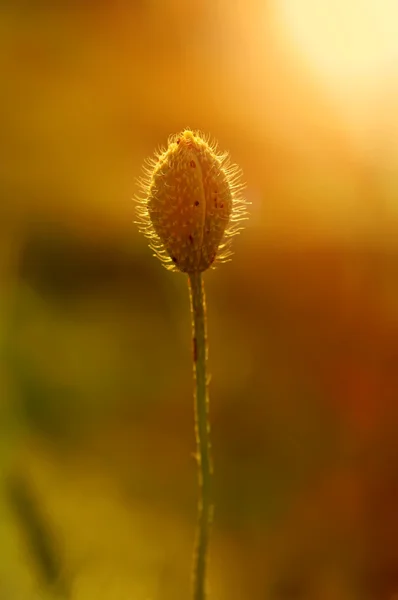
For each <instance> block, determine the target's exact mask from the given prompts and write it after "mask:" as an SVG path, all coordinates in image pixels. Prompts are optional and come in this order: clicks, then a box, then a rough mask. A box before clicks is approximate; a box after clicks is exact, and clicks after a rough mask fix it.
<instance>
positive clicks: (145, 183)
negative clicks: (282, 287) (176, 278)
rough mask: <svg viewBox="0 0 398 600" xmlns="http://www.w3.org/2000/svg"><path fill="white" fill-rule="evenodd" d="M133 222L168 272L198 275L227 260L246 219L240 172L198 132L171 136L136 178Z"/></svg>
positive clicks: (225, 153) (210, 141) (188, 131)
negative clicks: (137, 185) (136, 193)
mask: <svg viewBox="0 0 398 600" xmlns="http://www.w3.org/2000/svg"><path fill="white" fill-rule="evenodd" d="M138 182H139V186H140V193H139V195H138V196H137V197H136V201H137V215H138V220H137V223H138V225H139V228H140V230H141V231H142V232H143V233H144V235H145V236H146V237H147V238H148V239H149V245H150V247H151V248H152V250H153V251H154V253H155V255H156V256H158V257H159V258H160V260H161V261H162V263H163V264H164V266H165V267H166V268H167V269H169V270H178V271H182V272H184V273H197V272H199V273H200V272H202V271H206V269H208V268H210V267H214V266H215V265H216V264H217V263H220V262H225V261H227V260H229V259H230V257H231V254H232V251H231V239H232V237H233V236H234V235H236V234H237V233H239V231H240V230H241V229H243V227H242V221H243V220H245V219H246V218H247V204H248V203H247V201H246V200H245V199H244V198H243V195H242V191H243V189H244V184H243V183H242V181H241V170H240V169H239V167H237V166H236V165H234V164H232V163H231V161H230V159H229V154H228V152H224V153H220V152H219V151H218V148H217V144H216V142H215V141H212V140H210V139H209V137H208V136H205V135H203V134H202V133H201V132H199V131H192V130H190V129H185V130H184V131H183V132H181V133H179V134H176V135H173V136H170V138H169V140H168V144H167V148H166V149H161V150H160V151H158V152H157V153H156V154H155V156H154V157H153V158H151V159H148V160H147V161H146V166H145V167H144V175H143V177H141V178H139V180H138Z"/></svg>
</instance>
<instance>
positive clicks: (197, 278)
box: [189, 273, 212, 600]
mask: <svg viewBox="0 0 398 600" xmlns="http://www.w3.org/2000/svg"><path fill="white" fill-rule="evenodd" d="M189 287H190V298H191V312H192V331H193V362H194V377H195V384H196V385H195V434H196V446H197V461H198V475H199V505H198V511H199V512H198V529H197V537H196V544H195V552H194V567H193V578H194V581H193V585H194V595H193V597H194V600H204V599H205V598H206V563H207V555H208V546H209V537H210V524H211V518H212V503H211V475H212V465H211V457H210V436H209V434H210V425H209V415H208V410H209V396H208V390H207V372H206V366H207V337H206V299H205V292H204V285H203V280H202V274H201V273H190V274H189Z"/></svg>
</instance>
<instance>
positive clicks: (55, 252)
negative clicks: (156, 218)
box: [0, 0, 398, 600]
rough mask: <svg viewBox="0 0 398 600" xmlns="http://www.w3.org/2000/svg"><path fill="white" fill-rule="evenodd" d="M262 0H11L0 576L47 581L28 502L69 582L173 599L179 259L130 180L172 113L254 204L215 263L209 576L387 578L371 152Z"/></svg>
mask: <svg viewBox="0 0 398 600" xmlns="http://www.w3.org/2000/svg"><path fill="white" fill-rule="evenodd" d="M275 6H276V3H273V2H271V1H269V2H267V3H263V2H259V1H257V0H250V1H249V2H247V3H246V5H245V6H244V7H243V5H242V6H241V5H240V4H239V3H226V2H219V3H216V4H213V3H210V2H207V1H206V2H202V3H196V5H194V6H193V5H189V4H186V3H183V2H181V0H168V1H167V2H160V1H158V0H150V1H148V0H141V1H139V2H138V1H137V2H133V3H130V4H128V3H123V2H116V3H111V2H105V1H103V0H102V1H99V2H97V3H94V2H82V3H71V4H68V3H59V4H57V5H54V6H53V7H52V8H50V7H49V6H46V5H45V4H44V3H43V4H42V3H39V2H37V3H36V2H34V3H32V4H31V5H30V7H28V5H25V4H24V3H15V4H14V3H8V5H7V3H5V5H3V7H2V8H1V16H0V30H1V32H0V49H1V52H0V65H1V70H2V73H3V76H4V77H5V79H4V84H3V89H2V95H1V98H0V107H1V110H0V129H1V132H2V142H3V143H2V144H1V147H0V192H1V200H0V250H1V252H0V285H1V298H0V345H1V346H0V356H1V366H0V369H1V370H0V378H1V379H0V383H1V395H0V416H1V418H0V427H1V431H0V451H1V455H0V467H1V490H2V493H1V501H0V536H1V537H0V598H7V599H8V598H17V599H19V598H21V599H23V600H25V599H29V598H36V597H38V598H43V597H44V595H45V594H48V595H49V596H50V595H51V594H52V593H53V592H54V593H58V592H59V590H53V589H52V588H51V585H50V586H48V585H47V587H46V582H45V581H44V582H43V558H40V555H39V554H40V553H38V552H36V551H35V548H36V550H37V542H36V543H35V542H32V535H33V533H32V532H33V530H34V528H35V527H36V526H38V525H37V523H40V522H42V523H43V524H45V529H46V531H47V533H46V534H43V535H45V537H46V540H47V541H44V542H43V544H44V546H45V545H46V544H47V543H48V544H49V548H50V550H48V551H49V552H50V553H51V552H53V553H54V557H56V563H54V564H57V565H60V566H58V567H57V568H56V569H59V573H60V577H61V579H62V580H63V581H64V582H65V581H67V583H68V585H67V586H66V587H65V589H68V595H69V596H70V597H71V598H72V599H73V600H86V599H91V598H99V599H102V598H103V599H104V600H105V599H107V598H113V599H116V598H121V599H127V598H129V599H130V598H134V600H168V599H173V600H178V599H179V598H187V597H189V588H190V566H191V550H192V546H193V536H194V526H195V514H196V508H195V503H196V472H195V463H194V459H193V457H192V453H193V451H194V434H193V407H192V400H191V398H192V364H191V341H190V316H189V301H188V292H187V282H186V279H185V277H184V276H182V275H174V274H170V273H167V272H166V271H165V270H164V269H162V268H161V266H160V264H159V263H158V261H156V260H155V259H153V258H152V257H151V253H150V251H149V249H148V248H147V246H146V243H145V240H144V239H142V238H141V237H140V236H139V235H138V233H137V229H136V226H135V225H134V224H133V220H134V207H133V202H132V201H131V197H132V196H133V194H134V193H135V191H136V189H135V183H134V180H135V177H136V176H137V175H138V174H139V172H140V167H141V164H142V162H143V160H144V158H145V157H146V156H147V155H149V154H151V153H152V152H153V150H154V149H155V147H156V146H157V145H158V144H164V143H165V142H166V139H167V136H168V135H169V134H171V133H173V132H175V131H177V130H179V129H182V128H184V127H185V126H191V127H194V128H196V127H197V128H200V129H203V130H205V131H208V132H210V133H212V134H213V135H215V136H216V137H217V138H218V139H219V141H220V145H221V148H224V147H225V148H228V149H229V150H230V151H231V153H232V158H233V160H236V162H238V163H239V164H240V165H241V166H242V167H243V170H244V173H245V178H246V180H247V183H248V188H247V197H248V199H249V200H250V201H251V202H252V207H251V220H250V221H249V223H248V226H247V229H246V231H245V232H244V233H243V234H242V236H241V237H240V238H237V239H236V241H235V250H236V256H235V257H234V259H233V261H232V262H231V263H230V264H229V265H225V266H223V267H221V268H219V269H217V270H216V271H212V272H209V273H208V274H206V276H205V281H206V286H207V298H208V319H209V340H210V371H211V374H212V380H211V385H210V399H211V422H212V439H213V452H214V463H215V496H216V498H215V500H216V502H215V503H216V512H215V524H214V532H213V540H212V550H211V560H210V587H211V590H212V595H211V597H212V598H214V599H215V600H216V599H217V600H224V599H226V598H228V600H244V599H246V598H253V599H256V598H258V599H263V598H275V599H276V600H277V599H280V600H287V599H290V598H303V599H304V598H308V599H312V598H314V599H315V598H328V599H329V598H330V599H340V598H350V599H351V598H375V599H376V598H377V599H381V598H386V599H387V598H389V597H391V595H392V593H393V592H394V591H395V590H396V589H397V588H398V575H397V574H398V554H397V550H396V548H397V544H396V539H397V534H398V520H397V516H396V501H397V489H398V488H397V483H396V482H397V475H398V471H397V468H398V448H397V443H396V429H397V425H398V410H397V404H396V398H397V391H398V369H397V364H398V344H397V340H398V325H397V324H398V320H397V315H398V286H397V281H398V279H397V275H398V271H397V264H398V263H397V259H398V253H397V247H396V236H395V233H394V232H395V229H394V227H395V225H396V222H395V221H394V215H393V214H392V213H390V212H389V204H388V201H387V200H388V198H387V197H386V195H385V194H386V192H385V189H384V187H383V184H384V179H383V161H382V153H381V156H378V157H377V160H375V161H374V162H373V163H372V164H370V163H369V162H368V163H367V162H366V161H364V160H361V154H360V153H359V152H358V153H356V151H355V150H354V149H353V147H352V144H351V143H350V140H349V139H348V136H347V135H346V132H345V131H344V127H343V126H342V124H341V122H340V121H339V118H338V115H336V114H334V113H333V110H332V108H331V107H330V106H329V104H328V100H327V98H325V97H324V95H323V93H322V90H321V89H320V86H318V85H317V82H316V80H315V79H314V77H313V76H312V75H311V70H310V68H309V67H308V66H307V65H305V64H304V63H301V62H300V59H299V57H298V56H296V54H295V51H294V49H293V48H292V46H291V44H290V42H289V39H288V38H287V37H286V35H285V32H284V30H283V27H282V26H281V24H280V22H279V21H278V19H277V17H276V16H275V15H276V9H275ZM192 11H194V13H193V12H192ZM193 14H194V18H193ZM388 185H389V190H390V192H391V189H390V188H391V185H392V184H391V181H390V179H389V181H388ZM383 190H384V191H383ZM390 192H389V193H390ZM395 192H396V188H395ZM383 194H384V195H383ZM15 477H17V478H18V479H17V480H18V481H21V486H22V488H18V489H19V490H20V493H21V494H22V497H23V498H25V500H26V498H28V500H26V502H25V504H24V502H23V501H22V500H21V501H20V502H19V504H18V501H17V500H16V498H17V497H18V498H20V496H18V494H17V496H15V489H14V488H13V487H12V485H13V484H12V482H13V481H14V478H15ZM13 489H14V495H13V493H12V490H13ZM21 489H22V490H25V491H24V492H21ZM23 494H25V496H23ZM29 498H30V500H29ZM30 504H31V507H33V508H31V512H29V510H25V509H24V508H23V507H24V506H25V508H26V506H28V505H29V506H30ZM18 507H19V509H18ZM21 507H22V508H21ZM34 507H38V510H37V513H36V512H35V508H34ZM43 552H44V554H45V550H44V551H43ZM43 552H42V555H43ZM50 572H52V571H51V569H50ZM55 572H56V573H57V570H56V571H55ZM44 575H45V574H44ZM57 576H58V575H57V574H56V575H55V577H57ZM50 578H51V577H50ZM44 579H45V577H44ZM47 579H48V577H47ZM48 583H49V582H48V581H47V584H48ZM47 588H48V589H47Z"/></svg>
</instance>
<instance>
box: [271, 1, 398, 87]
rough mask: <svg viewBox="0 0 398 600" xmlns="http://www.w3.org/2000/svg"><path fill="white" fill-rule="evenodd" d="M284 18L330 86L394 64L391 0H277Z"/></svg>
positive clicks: (395, 26) (395, 27) (396, 13)
mask: <svg viewBox="0 0 398 600" xmlns="http://www.w3.org/2000/svg"><path fill="white" fill-rule="evenodd" d="M280 6H281V10H282V11H283V15H284V19H285V21H286V23H287V25H288V27H289V28H290V30H291V32H292V33H293V35H294V37H295V39H296V41H297V44H298V45H299V46H300V47H301V48H302V50H303V51H304V53H305V54H306V55H307V56H308V57H309V58H310V60H311V62H312V63H313V64H314V66H315V67H316V68H317V70H318V71H319V72H320V73H321V74H322V75H323V76H324V77H325V78H326V79H327V80H328V81H329V82H332V83H334V84H339V83H342V82H343V81H345V80H348V79H349V80H354V81H358V80H359V79H369V78H374V77H377V76H378V75H380V74H381V73H383V72H384V73H386V72H391V70H393V69H394V68H396V66H397V64H398V41H397V40H398V36H397V34H398V3H397V2H396V0H382V1H378V0H350V2H347V1H346V0H324V1H323V2H319V1H318V0H282V2H281V3H280Z"/></svg>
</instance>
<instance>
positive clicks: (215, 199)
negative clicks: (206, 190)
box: [214, 198, 217, 208]
mask: <svg viewBox="0 0 398 600" xmlns="http://www.w3.org/2000/svg"><path fill="white" fill-rule="evenodd" d="M214 206H215V207H216V208H217V198H214Z"/></svg>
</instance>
